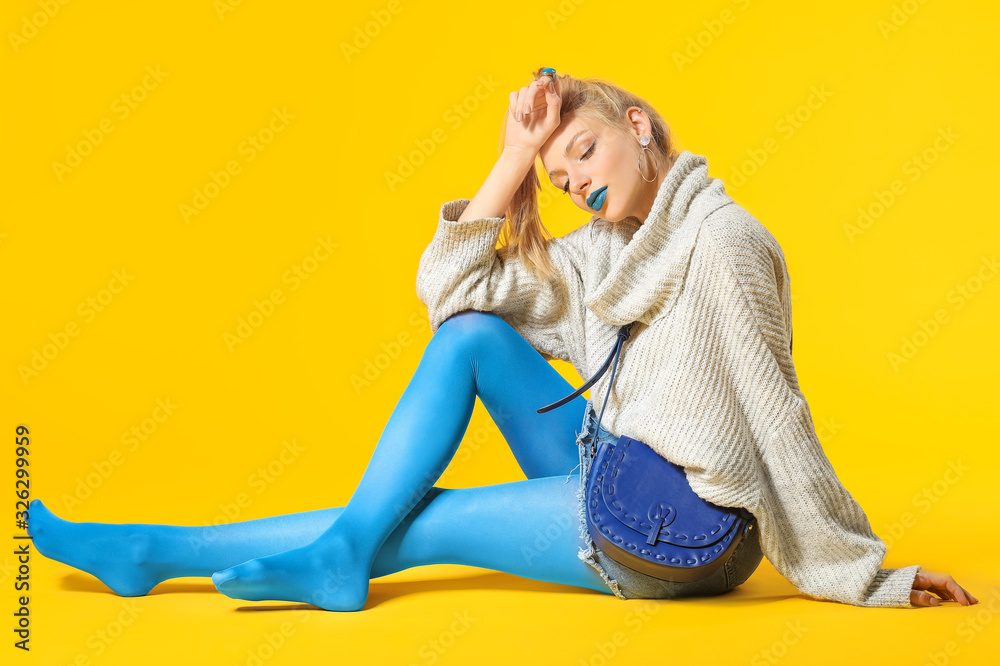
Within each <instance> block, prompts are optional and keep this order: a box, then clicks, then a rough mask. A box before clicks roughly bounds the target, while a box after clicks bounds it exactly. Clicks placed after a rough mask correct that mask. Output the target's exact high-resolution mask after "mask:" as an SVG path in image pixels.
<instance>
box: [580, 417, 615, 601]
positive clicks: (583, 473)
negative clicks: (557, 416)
mask: <svg viewBox="0 0 1000 666" xmlns="http://www.w3.org/2000/svg"><path fill="white" fill-rule="evenodd" d="M592 408H593V406H592V403H591V401H590V400H587V409H585V410H584V413H583V424H582V425H581V426H580V431H579V432H577V434H576V446H577V450H578V451H579V453H580V464H578V465H577V467H579V468H580V484H579V486H578V487H577V489H576V499H577V513H578V517H579V519H580V539H581V540H583V543H584V544H585V545H586V548H580V551H579V553H577V557H579V558H580V559H581V560H583V561H584V562H586V563H587V564H589V565H590V566H592V567H593V568H594V569H595V570H596V571H597V573H599V574H601V578H602V579H603V580H604V582H605V583H606V584H607V586H608V588H609V589H610V590H611V592H612V593H614V595H615V596H616V597H618V598H619V599H623V600H628V597H626V596H625V594H624V593H623V592H622V589H621V586H620V585H619V583H618V581H616V580H615V579H613V578H611V577H610V576H609V575H608V572H606V571H605V570H604V568H603V567H602V566H601V564H600V563H599V562H598V561H597V559H596V558H595V555H596V554H597V545H596V544H595V543H594V540H593V539H592V538H591V536H590V530H589V529H588V528H587V477H589V476H590V456H588V455H587V454H586V447H587V446H589V444H590V442H591V436H593V437H598V436H599V434H600V433H591V432H590V428H589V426H588V420H590V416H591V410H592ZM601 430H604V428H601ZM609 434H610V433H609ZM585 463H586V464H585ZM574 469H575V468H574ZM572 475H573V470H571V471H570V474H569V476H567V477H566V481H567V482H568V481H569V479H570V477H571V476H572Z"/></svg>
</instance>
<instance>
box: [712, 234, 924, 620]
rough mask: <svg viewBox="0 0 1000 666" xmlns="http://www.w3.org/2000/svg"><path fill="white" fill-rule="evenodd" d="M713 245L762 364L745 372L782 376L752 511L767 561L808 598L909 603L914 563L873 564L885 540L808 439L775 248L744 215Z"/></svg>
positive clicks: (808, 420)
mask: <svg viewBox="0 0 1000 666" xmlns="http://www.w3.org/2000/svg"><path fill="white" fill-rule="evenodd" d="M712 240H713V243H715V244H716V245H717V247H719V248H720V249H721V255H722V256H724V257H725V258H726V260H725V263H726V264H727V265H728V272H729V274H730V276H731V277H732V278H733V282H735V284H736V285H738V286H737V291H738V292H739V294H740V298H739V300H741V301H742V302H743V308H741V310H742V312H743V313H744V314H742V315H740V317H741V318H742V319H744V326H745V330H748V331H750V335H751V336H752V337H753V338H754V339H755V340H756V344H754V345H753V348H754V349H757V350H759V356H757V357H758V358H759V359H760V362H759V363H757V364H756V367H755V368H754V370H753V376H754V377H756V378H761V377H775V378H783V379H784V384H785V386H780V384H775V385H774V386H775V387H776V388H774V390H773V391H771V392H770V394H771V395H773V396H776V397H775V400H776V401H780V402H781V404H783V405H787V407H785V408H783V409H782V410H780V411H779V412H777V414H778V415H779V419H778V422H777V423H776V424H775V426H774V427H773V428H772V429H770V431H769V432H770V434H769V435H768V436H766V438H765V440H764V441H762V442H759V444H758V447H759V449H758V455H759V456H760V459H761V463H762V464H761V466H760V469H761V475H762V476H763V478H761V479H759V482H760V498H759V507H758V510H757V511H755V515H757V517H758V520H759V521H760V528H761V536H762V537H763V538H762V547H763V550H764V553H765V555H766V556H767V558H768V560H769V561H770V562H771V563H772V564H773V565H774V567H775V568H776V569H777V570H778V572H779V573H781V575H783V576H784V577H785V578H787V579H788V580H789V581H790V582H791V583H792V584H793V585H795V587H796V588H798V590H799V591H801V592H804V593H806V594H809V595H811V596H814V597H818V598H822V599H829V600H833V601H839V602H842V603H847V604H851V605H855V606H886V607H893V606H894V607H906V608H909V607H912V604H911V603H910V600H909V596H910V590H911V589H912V587H913V580H914V578H915V576H916V574H917V570H918V569H919V568H920V567H919V565H913V566H909V567H904V568H896V569H883V568H881V564H882V560H883V558H884V557H885V553H886V546H885V543H884V542H883V541H882V540H881V539H880V538H879V537H877V536H876V535H875V533H874V532H873V531H872V527H871V524H870V523H869V521H868V518H867V516H866V515H865V512H864V511H863V510H862V508H861V506H860V505H859V504H858V502H857V501H856V500H855V499H854V497H853V496H852V495H851V493H850V492H848V490H847V489H846V488H845V487H844V486H843V484H842V483H841V481H840V479H839V478H838V477H837V474H836V472H835V471H834V469H833V466H832V465H831V463H830V461H829V459H828V458H827V456H826V454H825V452H824V450H823V447H822V445H821V444H820V441H819V439H818V437H817V435H816V429H815V426H814V424H813V419H812V414H811V412H810V409H809V404H808V402H807V401H806V399H805V396H804V395H803V394H802V392H801V390H800V388H799V385H798V381H797V377H796V373H795V368H794V364H793V363H792V357H791V350H790V346H791V344H790V343H791V305H790V298H789V293H788V272H787V269H786V267H785V260H784V255H783V254H782V252H781V249H780V246H779V245H778V243H777V241H776V240H775V239H774V237H773V236H772V235H771V234H770V232H769V231H768V230H767V229H766V228H765V227H763V226H762V225H760V223H759V222H757V221H756V220H753V219H752V218H749V217H747V218H744V219H742V220H738V219H735V220H734V221H733V222H732V223H731V224H728V225H715V226H713V234H712ZM744 362H746V361H744ZM769 381H770V380H769ZM777 381H779V382H780V381H781V380H780V379H778V380H777ZM765 386H766V387H771V386H772V385H771V384H766V385H765ZM757 390H758V391H760V390H765V389H764V388H763V387H758V388H757ZM767 390H769V389H767ZM777 396H783V397H780V398H779V397H777Z"/></svg>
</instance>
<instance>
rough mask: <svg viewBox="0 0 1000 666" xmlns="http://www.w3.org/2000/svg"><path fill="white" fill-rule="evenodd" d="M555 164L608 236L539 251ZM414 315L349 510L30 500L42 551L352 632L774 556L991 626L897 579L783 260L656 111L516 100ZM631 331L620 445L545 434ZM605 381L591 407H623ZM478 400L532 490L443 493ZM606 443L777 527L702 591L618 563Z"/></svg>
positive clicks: (803, 583)
mask: <svg viewBox="0 0 1000 666" xmlns="http://www.w3.org/2000/svg"><path fill="white" fill-rule="evenodd" d="M536 157H540V158H541V161H542V164H543V167H544V170H545V172H546V174H547V175H548V177H549V179H550V181H551V182H552V183H553V184H554V185H555V186H556V187H557V188H559V189H561V190H562V191H563V192H565V193H566V194H568V195H569V196H570V197H571V199H572V200H573V202H574V203H575V204H576V205H577V206H579V207H580V208H582V209H584V210H585V211H587V212H588V213H591V215H592V217H591V220H590V223H589V224H587V225H584V226H582V227H580V228H578V229H575V230H574V231H573V232H571V233H569V234H567V235H566V236H564V237H561V238H555V239H552V238H544V237H543V236H542V233H541V230H542V226H541V224H540V221H539V219H538V214H537V201H536V194H537V189H538V187H539V185H538V177H537V174H536V172H535V168H534V165H535V159H536ZM504 212H506V215H504V214H503V213H504ZM508 219H509V221H510V222H509V226H507V225H508ZM501 227H503V230H504V231H506V232H507V235H508V238H507V242H506V245H505V246H504V247H503V248H501V249H500V250H497V249H496V247H495V244H496V241H497V238H498V237H499V235H500V232H501ZM417 293H418V296H419V297H420V299H421V301H422V302H424V303H425V304H426V305H427V307H428V313H429V318H430V322H431V330H432V332H433V336H432V338H431V340H430V342H429V343H428V345H427V348H426V349H425V351H424V353H423V356H422V358H421V360H420V363H419V365H418V367H417V370H416V372H415V373H414V376H413V378H412V380H411V381H410V383H409V384H408V386H407V388H406V390H405V391H404V392H403V395H402V397H401V398H400V400H399V402H398V404H397V405H396V407H395V409H394V410H393V412H392V415H391V416H390V418H389V421H388V423H387V424H386V426H385V429H384V430H383V432H382V434H381V436H380V438H379V441H378V444H377V446H376V447H375V451H374V453H373V455H372V458H371V460H370V462H369V464H368V467H367V469H366V470H365V473H364V475H363V476H362V478H361V480H360V482H359V484H358V486H357V489H356V490H355V492H354V494H353V495H352V496H351V499H350V501H349V502H348V504H347V505H346V506H344V507H336V508H332V509H324V510H317V511H309V512H303V513H296V514H290V515H284V516H275V517H270V518H262V519H258V520H250V521H244V522H238V523H231V524H227V525H221V526H206V527H187V526H174V525H147V524H122V525H118V524H103V523H70V522H67V521H63V520H61V519H59V518H57V517H56V516H54V515H53V514H51V513H50V512H49V511H48V510H47V509H46V508H45V507H44V506H43V505H42V504H41V502H39V501H38V500H34V501H33V502H32V503H31V505H30V518H29V528H28V530H29V533H30V534H31V536H32V537H33V539H34V543H35V545H36V547H37V549H38V550H39V551H40V552H41V553H42V554H44V555H46V556H48V557H50V558H53V559H56V560H59V561H61V562H65V563H67V564H70V565H72V566H74V567H77V568H80V569H83V570H85V571H88V572H90V573H91V574H93V575H95V576H97V577H98V578H100V579H101V580H102V581H103V582H104V583H105V584H107V585H108V587H110V588H111V589H112V590H113V591H114V592H116V593H117V594H119V595H122V596H137V595H143V594H146V593H147V592H149V590H151V589H152V588H153V587H154V586H155V585H156V584H158V583H159V582H160V581H163V580H166V579H168V578H172V577H179V576H212V580H213V581H214V583H215V585H216V587H217V589H218V590H219V591H220V592H222V593H223V594H225V595H227V596H229V597H232V598H235V599H247V600H285V601H300V602H307V603H312V604H315V605H316V606H319V607H321V608H324V609H327V610H340V611H354V610H360V609H361V608H362V607H363V606H364V604H365V601H366V599H367V596H368V585H369V579H370V578H372V577H379V576H384V575H387V574H389V573H393V572H396V571H400V570H402V569H406V568H409V567H414V566H419V565H425V564H435V563H451V564H465V565H471V566H478V567H484V568H490V569H496V570H499V571H505V572H509V573H513V574H516V575H519V576H523V577H527V578H532V579H537V580H542V581H549V582H554V583H561V584H565V585H573V586H578V587H584V588H589V589H593V590H597V591H600V592H602V593H605V594H614V595H616V596H618V597H619V598H624V599H629V598H641V597H646V598H674V597H680V596H691V595H713V594H721V593H724V592H726V591H728V590H731V589H733V588H734V587H736V586H737V585H739V584H741V583H742V582H744V581H745V580H746V579H747V578H748V577H749V576H750V574H751V573H752V572H753V571H754V569H755V568H756V567H757V565H758V563H759V562H760V561H761V558H762V556H763V555H767V557H768V559H769V560H770V561H771V562H772V563H774V564H775V566H776V568H777V569H778V570H779V571H780V572H781V573H782V574H783V575H785V576H786V577H787V578H788V579H789V580H791V581H792V582H793V584H795V585H796V586H797V587H798V589H800V590H801V591H803V592H805V593H807V594H810V595H813V596H817V597H819V598H827V599H833V600H837V601H842V602H845V603H851V604H855V605H859V606H902V605H905V606H911V605H917V606H928V605H939V604H940V601H939V600H938V598H937V597H935V596H933V595H931V594H930V592H934V593H936V594H937V595H938V597H940V598H942V599H949V600H954V601H957V602H959V603H960V604H962V605H968V604H973V603H977V601H976V599H975V598H973V597H972V596H971V595H970V594H968V593H967V592H966V591H965V590H963V589H962V588H961V587H960V586H958V584H957V583H955V581H954V580H953V579H952V578H951V576H948V575H945V574H937V573H931V572H927V571H923V570H920V568H919V566H916V565H915V566H912V567H908V568H905V569H880V563H881V560H882V557H883V556H884V553H885V546H884V544H883V543H882V541H881V540H880V539H878V538H877V537H876V536H875V535H874V534H873V533H872V531H871V527H870V526H869V524H868V521H867V518H866V517H865V515H864V513H863V511H861V509H860V507H859V506H858V505H857V504H856V503H855V502H854V500H853V498H852V497H851V496H850V494H849V493H848V492H847V491H846V490H845V489H844V488H843V486H841V485H840V483H839V481H838V480H837V478H836V475H835V474H834V473H833V470H832V468H831V467H830V466H829V462H828V461H827V459H826V457H825V455H824V454H823V452H822V449H821V447H820V446H819V443H818V441H817V440H816V439H815V432H814V430H813V428H812V422H811V417H810V415H809V412H808V407H807V405H806V403H805V400H804V398H803V397H802V394H801V392H800V391H799V390H798V383H797V380H796V377H795V372H794V367H793V365H792V363H791V310H790V305H789V302H788V301H789V291H788V276H787V271H786V270H785V266H784V257H783V255H781V250H780V247H778V245H777V242H776V241H774V239H773V237H772V236H771V235H770V234H769V233H768V232H767V230H766V229H765V228H764V227H763V226H761V225H760V224H759V223H758V222H756V220H754V219H753V218H751V217H750V216H749V214H748V213H746V211H744V210H743V209H742V208H740V207H739V206H738V205H736V204H735V202H733V201H732V199H731V198H729V197H728V195H726V194H725V192H724V188H723V186H722V183H721V181H719V180H718V179H713V178H708V177H707V164H706V163H705V159H704V158H703V157H700V156H696V155H692V154H691V153H689V152H687V151H683V152H681V153H677V152H676V151H675V150H673V147H672V145H671V139H670V136H669V132H668V129H667V126H666V124H665V123H664V122H663V120H662V118H661V117H660V116H659V115H658V114H657V113H656V112H655V111H653V110H652V108H651V107H650V106H649V105H648V104H646V103H645V102H644V101H643V100H641V99H639V98H637V97H636V96H634V95H632V94H630V93H628V92H626V91H623V90H621V89H620V88H617V87H616V86H613V85H611V84H609V83H606V82H603V81H599V80H581V79H573V78H572V77H568V76H559V77H556V76H554V74H553V73H551V70H545V71H539V72H536V74H535V80H534V81H533V82H532V83H531V84H530V85H528V86H525V87H524V88H521V89H520V90H519V91H513V92H511V94H510V108H509V109H508V112H507V115H505V129H504V143H503V148H502V151H501V155H500V157H499V159H498V160H497V163H496V166H495V167H494V168H493V170H492V171H491V173H490V174H489V176H488V177H487V178H486V181H485V183H484V184H483V186H482V187H481V188H480V190H479V192H477V194H476V196H475V197H474V198H473V199H472V200H471V201H470V200H465V199H459V200H454V201H450V202H448V203H445V204H444V205H442V207H441V211H440V215H439V221H438V229H437V231H436V233H435V235H434V238H433V240H432V241H431V243H430V244H429V245H428V247H427V249H426V250H425V251H424V253H423V254H422V255H421V258H420V266H419V270H418V275H417ZM630 322H637V327H636V328H634V329H633V332H632V338H631V340H630V341H629V343H628V344H627V345H626V346H625V348H624V349H625V350H624V352H623V354H622V357H621V360H620V365H619V366H618V373H617V375H616V377H615V382H614V390H613V391H612V393H611V394H610V398H611V399H610V400H609V401H608V402H607V403H606V405H605V408H606V409H607V411H606V412H605V413H604V414H602V417H601V418H602V419H605V418H606V420H602V421H601V423H602V426H601V427H600V428H598V427H597V425H596V424H595V420H596V419H595V416H596V415H595V412H594V409H593V405H592V404H591V402H590V401H589V400H586V399H585V398H583V397H582V396H579V397H576V398H575V399H574V400H573V401H571V402H569V403H568V404H567V405H566V406H563V407H560V408H558V409H555V410H552V411H551V412H546V413H542V414H539V413H538V409H539V408H540V407H542V406H544V405H547V404H549V403H551V402H553V401H554V400H556V399H558V398H560V397H562V396H564V395H566V394H567V393H570V392H572V391H573V387H572V386H570V385H569V384H568V383H567V382H566V381H565V380H563V379H562V377H561V376H560V375H559V374H558V373H557V372H556V371H555V369H553V368H552V366H550V365H549V363H548V361H549V360H551V359H553V358H560V359H562V360H566V361H570V362H572V363H573V364H574V366H575V367H576V368H577V369H578V370H579V371H580V373H581V376H589V374H591V372H592V371H593V370H594V369H596V368H597V367H598V365H600V363H601V361H602V360H603V359H604V357H605V356H606V354H607V352H608V350H609V349H610V348H611V347H612V344H613V342H614V340H615V336H616V333H617V331H618V329H619V327H620V326H621V325H623V324H627V323H630ZM786 333H787V341H786V339H785V335H786ZM607 381H608V377H607V376H605V378H604V379H603V380H602V381H601V382H600V383H597V384H595V385H594V387H593V390H595V391H598V392H599V394H600V395H604V391H605V387H606V386H607V384H606V382H607ZM595 395H597V394H596V393H595ZM477 396H478V397H479V398H480V400H481V401H482V402H483V404H484V406H485V407H486V409H487V410H488V411H489V413H490V415H491V416H492V417H493V419H494V421H495V422H496V423H497V426H498V427H499V429H500V431H501V432H502V434H503V436H504V438H505V439H506V441H507V443H508V445H509V446H510V447H511V450H512V451H513V453H514V456H515V457H516V459H517V461H518V463H519V465H520V466H521V469H522V470H523V471H524V474H525V476H526V477H527V479H526V480H523V481H514V482H510V483H503V484H498V485H493V486H485V487H479V488H462V489H443V488H439V487H436V486H434V485H433V484H434V482H435V481H436V480H437V479H438V478H439V477H440V475H441V474H442V472H443V471H444V469H445V468H446V467H447V465H448V463H449V461H450V460H451V458H452V457H453V455H454V454H455V452H456V450H457V448H458V446H459V444H460V442H461V440H462V436H463V434H464V432H465V430H466V427H467V425H468V423H469V419H470V417H471V414H472V410H473V407H474V404H475V399H476V397H477ZM581 417H582V425H581V427H580V428H579V430H577V425H578V424H580V423H581ZM603 424H607V425H608V426H609V428H610V429H609V428H605V427H603ZM612 432H616V433H619V434H621V433H624V434H628V435H629V436H631V437H634V438H637V439H640V440H642V441H643V442H645V443H647V444H648V445H649V446H650V447H651V448H653V449H654V450H656V451H657V452H658V453H660V454H661V455H663V456H664V457H666V458H667V459H669V460H671V461H673V462H675V463H677V464H681V465H683V466H684V469H685V472H686V475H687V477H688V480H689V482H690V483H691V485H692V488H693V489H694V490H695V491H696V492H697V493H698V494H699V496H701V497H702V498H703V499H705V500H708V501H712V502H715V503H717V504H720V505H724V506H741V507H744V508H745V509H746V510H747V511H749V512H751V513H753V514H754V516H755V517H756V518H757V519H758V520H759V521H760V523H759V524H760V529H759V530H754V531H752V535H751V538H744V539H743V540H742V541H741V542H740V544H739V546H738V547H737V549H736V551H735V552H734V553H733V555H732V556H731V557H730V559H729V560H728V561H727V563H726V565H725V567H724V568H722V569H719V570H718V571H716V572H715V573H714V574H712V576H709V577H708V578H705V579H703V580H701V581H697V582H692V583H668V582H665V581H661V580H659V579H658V578H654V577H652V576H648V575H645V574H642V573H640V572H637V571H634V570H632V569H629V568H628V567H624V566H621V565H619V564H617V563H616V562H615V561H614V560H612V559H610V558H608V557H606V556H604V554H603V553H602V552H601V551H600V549H598V548H596V546H595V544H594V542H593V541H592V539H591V535H590V534H588V531H587V528H586V522H585V520H584V515H585V514H584V513H583V506H582V499H583V489H584V487H585V483H586V478H587V472H588V469H589V463H590V460H591V456H592V455H593V447H592V446H591V445H594V444H597V443H599V442H601V441H604V440H614V439H617V437H616V435H614V434H612ZM574 443H575V446H574ZM758 531H759V533H760V536H759V537H758V536H757V533H758Z"/></svg>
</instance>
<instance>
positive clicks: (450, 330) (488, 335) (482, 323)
mask: <svg viewBox="0 0 1000 666" xmlns="http://www.w3.org/2000/svg"><path fill="white" fill-rule="evenodd" d="M509 330H513V329H511V327H510V324H508V323H507V322H505V321H504V320H503V319H501V318H500V316H498V315H496V314H494V313H492V312H481V311H479V310H463V311H462V312H457V313H455V314H453V315H451V316H450V317H448V318H447V319H445V320H444V321H443V322H441V325H440V326H439V327H438V330H437V332H436V333H435V334H434V338H435V339H437V338H447V340H448V343H449V344H454V345H458V344H462V345H467V344H473V345H475V344H478V343H481V342H483V341H490V340H493V341H495V340H496V336H498V335H500V334H502V333H506V332H507V331H509Z"/></svg>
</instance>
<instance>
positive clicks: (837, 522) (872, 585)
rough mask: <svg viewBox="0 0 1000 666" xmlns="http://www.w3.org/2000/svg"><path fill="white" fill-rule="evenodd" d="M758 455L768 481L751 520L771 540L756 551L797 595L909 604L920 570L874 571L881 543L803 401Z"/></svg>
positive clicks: (882, 547) (877, 568) (882, 552)
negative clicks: (826, 450)
mask: <svg viewBox="0 0 1000 666" xmlns="http://www.w3.org/2000/svg"><path fill="white" fill-rule="evenodd" d="M762 455H763V459H764V462H765V463H766V465H765V469H766V470H767V471H768V474H769V475H770V479H769V483H767V484H765V487H764V490H763V492H762V498H761V499H762V504H763V506H764V507H765V508H764V510H763V511H762V512H761V514H762V515H761V516H758V519H759V520H760V521H761V534H764V533H765V531H766V532H769V533H770V534H772V535H774V536H773V539H772V540H771V542H770V543H769V544H768V545H767V546H764V552H765V554H766V555H767V559H768V560H769V561H770V562H771V563H772V564H773V565H774V567H775V569H777V570H778V572H779V573H781V575H783V576H784V577H785V578H787V579H788V580H789V581H790V582H791V583H792V584H793V585H795V587H796V588H798V589H799V591H801V592H804V593H806V594H809V595H811V596H814V597H818V598H821V599H830V600H833V601H839V602H842V603H847V604H851V605H854V606H898V607H905V608H910V607H912V604H911V603H910V590H911V589H912V588H913V579H914V578H915V577H916V575H917V571H918V569H919V568H920V566H919V565H913V566H909V567H903V568H897V569H883V568H881V565H882V560H883V558H884V557H885V552H886V547H885V543H884V542H883V541H882V540H881V539H880V538H878V537H877V536H875V533H874V532H873V531H872V528H871V524H870V523H869V522H868V518H867V516H865V513H864V511H863V510H862V509H861V506H860V505H859V504H858V502H857V501H856V500H855V499H854V497H853V496H852V495H851V493H850V492H848V491H847V489H846V488H844V486H843V484H841V482H840V479H839V478H838V477H837V474H836V473H835V472H834V470H833V466H832V465H831V464H830V461H829V459H828V458H827V457H826V454H825V453H824V452H823V449H822V446H821V445H820V443H819V440H818V439H817V437H816V431H815V428H814V427H813V421H812V415H811V413H810V411H809V406H808V403H806V401H805V400H802V401H801V402H800V403H799V406H798V408H797V409H796V410H795V412H794V413H793V414H792V415H791V416H790V417H789V419H788V420H787V421H786V422H785V423H784V425H782V427H780V428H779V429H778V430H777V431H776V432H775V433H774V434H773V435H772V436H771V438H770V440H769V441H768V442H767V444H766V446H765V449H764V451H763V454H762ZM765 523H767V524H765Z"/></svg>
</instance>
